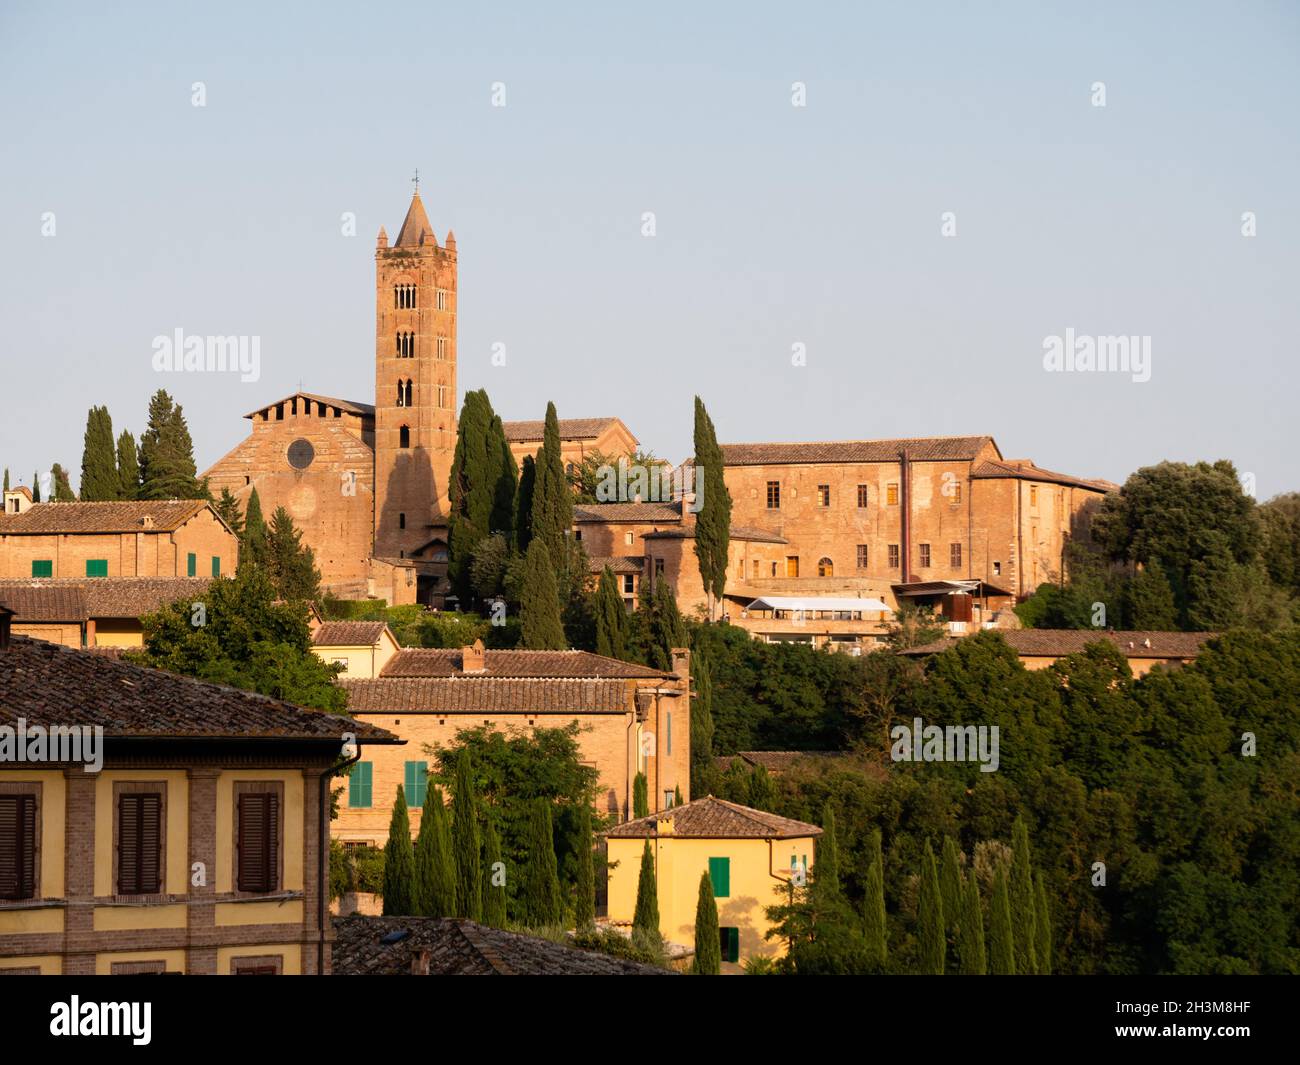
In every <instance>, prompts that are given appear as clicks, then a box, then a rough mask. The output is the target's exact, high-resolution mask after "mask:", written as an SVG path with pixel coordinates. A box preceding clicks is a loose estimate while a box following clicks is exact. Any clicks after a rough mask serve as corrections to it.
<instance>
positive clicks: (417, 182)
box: [411, 166, 420, 196]
mask: <svg viewBox="0 0 1300 1065" xmlns="http://www.w3.org/2000/svg"><path fill="white" fill-rule="evenodd" d="M411 183H412V184H413V185H415V194H416V195H417V196H418V195H419V194H420V168H419V167H418V166H417V167H416V168H415V177H413V178H411Z"/></svg>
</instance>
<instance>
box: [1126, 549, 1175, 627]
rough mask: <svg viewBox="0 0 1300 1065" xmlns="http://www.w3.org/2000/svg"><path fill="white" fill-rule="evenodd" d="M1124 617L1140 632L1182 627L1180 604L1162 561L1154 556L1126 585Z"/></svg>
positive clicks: (1127, 622)
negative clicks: (1176, 600) (1179, 620)
mask: <svg viewBox="0 0 1300 1065" xmlns="http://www.w3.org/2000/svg"><path fill="white" fill-rule="evenodd" d="M1124 619H1125V623H1126V624H1127V625H1128V627H1129V628H1130V629H1136V630H1138V631H1139V632H1146V631H1163V630H1166V629H1177V628H1178V604H1177V603H1176V602H1175V601H1174V590H1173V587H1172V586H1171V585H1170V584H1169V579H1168V578H1167V577H1166V576H1165V573H1164V570H1162V569H1161V568H1160V563H1159V562H1158V561H1156V560H1155V559H1152V560H1151V561H1150V562H1149V563H1147V565H1146V566H1144V567H1143V568H1142V569H1140V570H1139V571H1138V572H1137V573H1135V574H1134V575H1133V577H1132V578H1131V579H1130V580H1129V581H1128V583H1127V584H1126V585H1125V588H1124Z"/></svg>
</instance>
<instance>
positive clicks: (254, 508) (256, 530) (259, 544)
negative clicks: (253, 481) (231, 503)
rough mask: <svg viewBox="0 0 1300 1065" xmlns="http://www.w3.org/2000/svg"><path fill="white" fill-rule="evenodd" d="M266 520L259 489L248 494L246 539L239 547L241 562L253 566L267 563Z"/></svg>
mask: <svg viewBox="0 0 1300 1065" xmlns="http://www.w3.org/2000/svg"><path fill="white" fill-rule="evenodd" d="M267 553H268V549H267V545H266V522H265V521H264V520H263V518H262V501H261V499H260V498H258V495H257V489H256V488H254V489H253V490H252V491H251V492H250V493H249V494H248V509H247V510H246V511H244V539H243V541H242V543H241V544H240V547H239V561H240V564H241V565H242V564H244V563H248V564H250V565H253V566H264V565H265V564H266V557H267Z"/></svg>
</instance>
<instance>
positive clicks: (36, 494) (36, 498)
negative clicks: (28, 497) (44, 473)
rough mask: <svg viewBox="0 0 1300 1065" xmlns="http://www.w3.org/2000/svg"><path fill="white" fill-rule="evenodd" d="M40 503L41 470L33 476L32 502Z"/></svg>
mask: <svg viewBox="0 0 1300 1065" xmlns="http://www.w3.org/2000/svg"><path fill="white" fill-rule="evenodd" d="M40 501H41V472H40V470H37V471H36V472H35V473H33V474H32V502H33V503H39V502H40Z"/></svg>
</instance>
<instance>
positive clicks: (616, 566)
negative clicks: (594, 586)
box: [587, 555, 645, 574]
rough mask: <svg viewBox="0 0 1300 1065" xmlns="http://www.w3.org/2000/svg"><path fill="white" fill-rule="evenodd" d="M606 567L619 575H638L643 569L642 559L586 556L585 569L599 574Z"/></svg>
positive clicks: (620, 556)
mask: <svg viewBox="0 0 1300 1065" xmlns="http://www.w3.org/2000/svg"><path fill="white" fill-rule="evenodd" d="M606 566H608V567H609V568H610V569H612V570H613V571H614V573H615V574H619V573H640V572H641V571H642V570H644V569H645V559H644V558H632V557H630V556H627V555H588V556H587V569H588V570H589V571H591V572H592V573H600V572H601V571H602V570H603V569H604V568H605V567H606Z"/></svg>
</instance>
